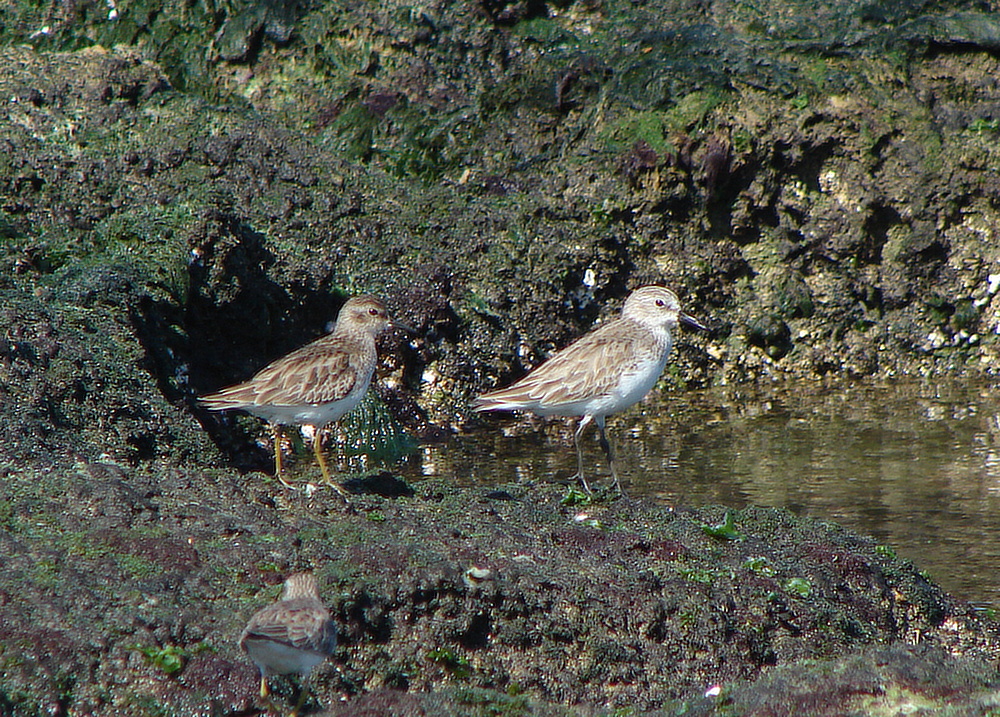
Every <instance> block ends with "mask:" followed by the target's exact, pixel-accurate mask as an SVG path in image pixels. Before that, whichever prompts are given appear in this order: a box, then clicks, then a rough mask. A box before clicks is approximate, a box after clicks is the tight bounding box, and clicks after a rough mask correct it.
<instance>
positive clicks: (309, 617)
mask: <svg viewBox="0 0 1000 717" xmlns="http://www.w3.org/2000/svg"><path fill="white" fill-rule="evenodd" d="M247 640H270V641H272V642H278V643H282V644H285V645H290V646H292V647H295V648H298V649H300V650H313V651H316V652H324V653H327V654H329V653H330V652H332V650H333V647H334V645H335V644H336V633H335V631H334V626H333V622H332V621H331V620H330V613H329V612H327V611H326V609H325V608H324V607H322V605H321V604H320V603H319V602H317V601H316V600H290V601H285V602H280V603H276V604H274V605H270V606H268V607H266V608H264V609H263V610H261V611H260V612H258V613H257V614H256V615H254V616H253V619H252V620H251V621H250V624H249V625H247V627H246V630H244V631H243V635H242V636H241V637H240V642H241V643H242V642H245V641H247Z"/></svg>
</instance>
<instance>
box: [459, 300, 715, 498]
mask: <svg viewBox="0 0 1000 717" xmlns="http://www.w3.org/2000/svg"><path fill="white" fill-rule="evenodd" d="M680 321H683V322H684V323H686V324H689V325H691V326H694V327H696V328H699V329H702V330H707V329H706V327H705V326H704V325H703V324H702V323H701V322H700V321H698V320H697V319H695V318H694V317H692V316H689V315H687V314H685V313H684V312H682V311H681V306H680V302H679V301H678V299H677V295H676V294H675V293H674V292H672V291H671V290H670V289H667V288H664V287H662V286H643V287H640V288H638V289H636V290H635V291H633V292H632V293H631V294H629V296H628V298H627V299H625V305H624V306H623V307H622V313H621V316H619V317H618V318H616V319H614V320H612V321H609V322H608V323H606V324H602V325H601V326H599V327H597V328H596V329H594V330H593V331H591V332H590V333H588V334H585V335H584V336H582V337H581V338H579V339H577V340H576V341H575V342H574V343H572V344H570V345H569V346H567V347H566V348H564V349H562V350H561V351H558V352H556V353H555V354H553V355H552V356H551V357H550V358H549V359H548V360H547V361H546V362H545V363H543V364H541V365H540V366H538V367H537V368H535V369H534V370H533V371H531V372H530V373H529V374H528V375H527V376H525V377H524V378H522V379H521V380H519V381H517V382H516V383H514V384H512V385H511V386H508V387H507V388H503V389H500V390H499V391H492V392H490V393H487V394H484V395H482V396H479V397H478V398H477V399H475V401H473V404H472V405H473V408H475V409H476V410H477V411H532V412H534V413H537V414H538V415H541V416H581V417H582V420H581V421H580V424H579V426H577V429H576V434H575V435H574V437H573V443H574V445H575V446H576V458H577V474H576V476H574V477H575V478H578V479H579V480H580V482H581V484H582V485H583V488H584V490H586V491H587V493H590V486H589V485H588V484H587V479H586V478H585V477H584V472H583V452H582V451H581V450H580V436H581V434H582V433H583V430H584V429H585V428H586V427H587V426H588V425H590V423H591V422H594V423H596V424H597V428H598V430H599V431H600V443H601V447H602V448H603V449H604V453H605V454H606V455H607V457H608V465H609V466H610V467H611V476H612V478H613V479H614V485H615V488H617V489H618V491H619V492H620V493H621V492H623V491H622V487H621V483H620V482H619V480H618V471H617V469H616V468H615V459H614V452H613V451H612V449H611V444H610V443H609V442H608V438H607V436H606V435H605V432H604V419H605V418H606V417H607V416H608V415H610V414H612V413H617V412H618V411H621V410H623V409H625V408H628V407H629V406H631V405H632V404H634V403H637V402H638V401H639V400H641V399H642V397H643V396H645V395H646V394H647V393H649V391H650V389H652V388H653V386H654V385H655V384H656V381H657V379H658V378H659V377H660V374H661V373H662V372H663V367H664V366H665V365H666V363H667V356H668V355H669V354H670V348H671V346H672V345H673V337H672V336H671V331H672V330H673V329H676V328H677V324H678V322H680Z"/></svg>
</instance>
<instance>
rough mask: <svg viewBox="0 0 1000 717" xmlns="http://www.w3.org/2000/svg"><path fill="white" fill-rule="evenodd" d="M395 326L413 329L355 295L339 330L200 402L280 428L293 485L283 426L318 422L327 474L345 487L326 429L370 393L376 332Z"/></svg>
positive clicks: (278, 469)
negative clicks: (330, 463)
mask: <svg viewBox="0 0 1000 717" xmlns="http://www.w3.org/2000/svg"><path fill="white" fill-rule="evenodd" d="M390 327H397V328H402V329H407V330H408V327H406V326H404V325H403V324H400V323H397V322H395V321H393V320H392V319H390V318H389V315H388V313H387V312H386V310H385V307H384V306H383V305H382V302H380V301H379V300H378V299H376V298H374V297H372V296H357V297H354V298H353V299H349V300H348V301H347V303H346V304H344V306H343V307H342V308H341V309H340V314H339V315H338V316H337V324H336V326H335V327H334V329H333V332H331V333H330V334H327V335H326V336H323V337H321V338H318V339H316V340H315V341H313V342H312V343H309V344H306V345H305V346H303V347H302V348H300V349H297V350H296V351H293V352H292V353H290V354H288V355H287V356H284V357H282V358H280V359H278V360H276V361H274V362H273V363H271V364H268V365H267V366H265V367H264V368H263V369H261V370H260V371H259V372H258V373H257V375H255V376H254V377H253V378H251V379H250V380H248V381H244V382H243V383H239V384H236V385H235V386H230V387H229V388H224V389H222V390H221V391H218V392H217V393H212V394H209V395H207V396H202V398H201V399H200V401H199V403H200V404H201V405H202V406H204V407H205V408H208V409H209V410H212V411H224V410H227V409H230V408H238V409H241V410H243V411H246V412H248V413H252V414H253V415H255V416H258V417H259V418H263V419H264V420H266V421H268V423H270V424H271V427H272V429H273V431H274V472H275V475H276V476H277V477H278V480H280V481H281V483H282V484H283V485H285V486H287V487H289V488H290V487H292V486H291V485H289V484H288V483H287V482H286V481H285V479H284V477H283V476H282V461H281V426H287V425H294V426H306V425H308V426H312V427H313V429H314V433H313V440H312V445H313V453H315V454H316V460H317V461H318V462H319V467H320V470H321V471H322V472H323V479H324V480H325V481H326V482H327V483H328V484H330V485H333V486H334V487H335V488H336V489H337V490H338V491H341V492H343V489H342V488H340V486H338V485H336V484H335V483H334V482H333V480H332V479H331V477H330V471H329V469H328V468H327V466H326V461H325V460H324V459H323V453H322V445H321V439H322V433H323V428H324V427H325V426H326V425H327V424H328V423H331V422H333V421H336V420H339V419H340V418H341V417H342V416H343V415H344V414H345V413H347V412H348V411H350V410H351V409H353V408H354V407H355V406H357V405H358V403H359V402H360V401H361V399H362V397H363V396H364V395H365V392H366V391H367V390H368V385H369V384H370V383H371V379H372V374H373V373H374V372H375V364H376V363H377V356H376V353H375V337H376V336H378V335H379V334H380V333H381V332H382V331H384V330H386V329H388V328H390Z"/></svg>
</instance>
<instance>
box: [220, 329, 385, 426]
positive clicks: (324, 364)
mask: <svg viewBox="0 0 1000 717" xmlns="http://www.w3.org/2000/svg"><path fill="white" fill-rule="evenodd" d="M351 351H354V352H355V358H354V360H353V361H352V360H351ZM374 352H375V347H374V341H373V342H372V345H371V346H370V347H369V346H367V345H365V344H363V342H358V341H356V340H352V339H350V338H345V337H342V336H325V337H323V338H321V339H318V340H317V341H314V342H313V343H311V344H307V345H306V346H303V347H302V348H300V349H298V350H297V351H293V352H292V353H290V354H288V355H287V356H284V357H282V358H280V359H278V360H277V361H275V362H274V363H271V364H269V365H268V366H266V367H264V368H263V369H261V371H260V372H259V373H258V374H257V375H256V376H254V377H253V378H251V379H250V380H249V381H245V382H244V383H241V384H237V385H235V386H230V387H229V388H224V389H222V390H221V391H219V392H217V393H214V394H211V395H209V396H204V397H202V399H201V403H202V404H203V405H205V406H206V407H208V408H211V409H213V410H219V409H224V408H240V407H242V406H252V405H255V404H256V405H276V406H295V405H304V404H323V403H331V402H333V401H339V400H340V399H342V398H344V397H345V396H347V394H349V393H350V392H351V390H352V389H353V388H354V386H355V384H356V383H357V381H358V380H359V378H361V379H362V380H363V376H362V375H361V374H362V372H363V371H364V365H363V364H365V363H366V362H367V363H370V364H371V365H372V366H374V361H375V357H374Z"/></svg>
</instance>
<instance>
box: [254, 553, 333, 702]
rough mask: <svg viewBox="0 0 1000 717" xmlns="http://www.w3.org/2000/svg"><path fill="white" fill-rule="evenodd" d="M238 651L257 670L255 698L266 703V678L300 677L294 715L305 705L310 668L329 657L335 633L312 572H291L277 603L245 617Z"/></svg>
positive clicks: (267, 691) (268, 692)
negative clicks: (247, 620) (254, 665)
mask: <svg viewBox="0 0 1000 717" xmlns="http://www.w3.org/2000/svg"><path fill="white" fill-rule="evenodd" d="M239 645H240V647H241V648H242V649H243V650H244V651H245V652H246V653H247V654H248V655H250V659H251V660H253V661H254V663H256V665H257V667H258V668H259V669H260V697H261V699H262V700H265V701H269V699H270V694H271V693H270V690H269V689H268V686H267V678H268V677H269V676H270V675H289V674H293V673H294V674H298V675H301V676H302V685H301V691H300V693H299V699H298V703H297V704H296V705H295V709H294V710H293V711H292V713H291V714H292V715H293V716H294V715H296V714H298V711H299V709H301V708H302V703H303V702H304V701H305V697H306V689H307V682H308V679H309V675H310V673H311V672H312V671H313V669H314V668H315V667H316V665H318V664H319V663H321V662H322V661H323V660H325V659H326V658H327V657H329V656H330V655H332V654H333V650H334V648H335V647H336V646H337V633H336V629H335V627H334V624H333V620H331V619H330V613H329V611H327V609H326V608H325V607H324V606H323V603H322V602H321V601H320V598H319V588H318V587H317V586H316V578H314V577H313V575H312V573H308V572H304V573H295V574H293V575H290V576H289V577H288V579H287V580H285V585H284V588H283V590H282V593H281V600H279V601H278V602H276V603H274V604H272V605H268V606H267V607H265V608H263V609H262V610H259V611H258V612H257V613H255V614H254V616H253V617H251V618H250V622H248V623H247V626H246V627H245V628H244V629H243V633H242V634H241V635H240V640H239Z"/></svg>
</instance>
